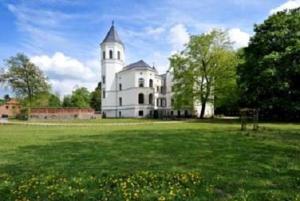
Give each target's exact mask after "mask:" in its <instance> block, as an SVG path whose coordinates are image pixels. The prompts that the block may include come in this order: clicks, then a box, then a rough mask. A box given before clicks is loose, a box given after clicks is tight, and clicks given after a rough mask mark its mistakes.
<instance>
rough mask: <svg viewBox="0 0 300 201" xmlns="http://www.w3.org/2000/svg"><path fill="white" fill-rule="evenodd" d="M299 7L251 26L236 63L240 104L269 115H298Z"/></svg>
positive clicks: (299, 108)
mask: <svg viewBox="0 0 300 201" xmlns="http://www.w3.org/2000/svg"><path fill="white" fill-rule="evenodd" d="M299 27H300V8H297V9H294V10H286V11H283V12H278V13H276V14H274V15H272V16H270V17H269V18H268V19H267V20H265V21H264V22H263V23H262V24H261V25H256V26H255V28H254V32H255V35H254V36H253V37H252V38H251V40H250V43H249V46H248V47H247V48H245V50H244V59H245V62H244V63H243V64H240V65H239V67H238V86H239V88H240V91H241V97H242V100H241V103H242V105H243V106H247V107H254V108H260V109H261V111H262V113H264V114H268V115H269V117H271V116H273V117H277V118H280V117H281V118H282V119H286V120H287V118H292V117H296V116H298V118H300V114H299V113H300V79H299V77H300V35H299Z"/></svg>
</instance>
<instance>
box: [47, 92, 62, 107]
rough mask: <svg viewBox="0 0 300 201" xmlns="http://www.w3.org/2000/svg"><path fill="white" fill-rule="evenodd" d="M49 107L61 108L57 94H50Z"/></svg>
mask: <svg viewBox="0 0 300 201" xmlns="http://www.w3.org/2000/svg"><path fill="white" fill-rule="evenodd" d="M48 107H61V101H60V99H59V96H58V95H57V94H49V99H48Z"/></svg>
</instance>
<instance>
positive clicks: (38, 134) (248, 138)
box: [0, 120, 300, 201]
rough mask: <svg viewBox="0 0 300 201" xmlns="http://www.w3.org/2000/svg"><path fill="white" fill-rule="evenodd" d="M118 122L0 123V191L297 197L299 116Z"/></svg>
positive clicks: (65, 195)
mask: <svg viewBox="0 0 300 201" xmlns="http://www.w3.org/2000/svg"><path fill="white" fill-rule="evenodd" d="M122 122H123V123H124V124H119V121H118V120H105V121H101V120H94V121H88V122H86V121H84V122H83V121H78V122H77V121H76V122H72V123H70V125H69V126H64V125H61V126H59V125H49V126H45V125H43V126H39V125H5V126H3V125H0V200H1V201H2V200H3V201H6V200H59V201H63V200H272V201H274V200H300V194H299V192H300V125H299V124H298V125H297V124H263V125H261V129H260V130H259V131H258V132H251V131H247V132H241V131H240V130H239V125H238V124H236V123H232V122H231V123H227V122H217V123H215V122H163V123H160V122H154V121H149V120H147V121H145V120H141V121H140V120H122ZM127 122H128V125H125V123H127ZM114 123H118V124H114ZM135 123H141V124H135ZM85 125H88V126H85Z"/></svg>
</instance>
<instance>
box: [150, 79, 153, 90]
mask: <svg viewBox="0 0 300 201" xmlns="http://www.w3.org/2000/svg"><path fill="white" fill-rule="evenodd" d="M149 87H151V88H152V87H153V80H152V79H150V80H149Z"/></svg>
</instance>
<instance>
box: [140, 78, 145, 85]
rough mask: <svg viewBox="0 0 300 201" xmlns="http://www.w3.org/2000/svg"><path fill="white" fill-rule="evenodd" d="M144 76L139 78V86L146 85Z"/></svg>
mask: <svg viewBox="0 0 300 201" xmlns="http://www.w3.org/2000/svg"><path fill="white" fill-rule="evenodd" d="M144 82H145V81H144V78H140V79H139V87H144Z"/></svg>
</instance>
